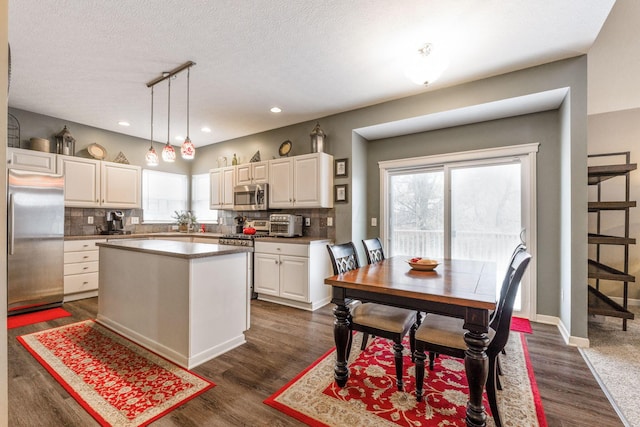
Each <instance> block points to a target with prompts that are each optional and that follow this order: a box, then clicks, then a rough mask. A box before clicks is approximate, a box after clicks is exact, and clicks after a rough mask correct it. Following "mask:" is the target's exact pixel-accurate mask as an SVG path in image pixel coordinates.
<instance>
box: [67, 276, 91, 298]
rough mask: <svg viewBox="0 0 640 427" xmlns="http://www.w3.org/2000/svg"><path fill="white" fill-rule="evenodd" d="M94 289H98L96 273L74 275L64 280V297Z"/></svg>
mask: <svg viewBox="0 0 640 427" xmlns="http://www.w3.org/2000/svg"><path fill="white" fill-rule="evenodd" d="M96 289H98V273H85V274H74V275H72V276H65V278H64V293H65V295H66V294H74V293H76V292H85V291H93V290H96Z"/></svg>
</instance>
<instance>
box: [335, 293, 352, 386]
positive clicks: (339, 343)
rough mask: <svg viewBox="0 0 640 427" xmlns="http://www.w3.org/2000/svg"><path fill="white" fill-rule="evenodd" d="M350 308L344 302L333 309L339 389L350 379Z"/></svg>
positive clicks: (336, 377)
mask: <svg viewBox="0 0 640 427" xmlns="http://www.w3.org/2000/svg"><path fill="white" fill-rule="evenodd" d="M349 314H350V313H349V308H348V307H347V306H346V305H345V303H344V302H342V303H337V304H336V308H334V309H333V315H334V316H335V321H334V322H333V338H334V340H335V342H336V366H335V369H334V374H333V377H334V378H335V380H336V383H337V384H338V386H339V387H344V386H345V385H346V384H347V379H349V367H348V366H347V355H348V354H349V344H350V343H349V339H350V338H351V330H350V328H349V320H348V319H349Z"/></svg>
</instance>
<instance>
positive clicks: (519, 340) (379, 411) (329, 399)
mask: <svg viewBox="0 0 640 427" xmlns="http://www.w3.org/2000/svg"><path fill="white" fill-rule="evenodd" d="M361 335H362V334H356V335H355V336H354V342H353V347H352V355H351V357H350V362H349V369H350V376H349V381H348V382H347V385H346V386H345V387H344V388H342V389H340V388H338V387H337V386H336V385H335V382H334V380H333V367H334V361H335V349H334V350H331V351H329V352H328V353H326V354H325V355H324V356H323V357H321V358H320V359H319V360H317V361H316V362H315V363H314V364H313V365H311V366H310V367H309V368H307V369H306V370H305V371H303V372H302V373H301V374H299V375H298V376H297V377H296V378H294V379H293V380H292V381H291V382H289V383H288V384H287V385H285V386H284V387H283V388H282V389H280V390H279V391H278V392H276V393H275V394H274V395H272V396H271V397H269V398H268V399H267V400H265V403H266V404H267V405H270V406H272V407H274V408H276V409H278V410H279V411H281V412H283V413H285V414H287V415H289V416H291V417H293V418H296V419H298V420H300V421H302V422H304V423H306V424H308V425H310V426H336V427H338V426H345V425H349V426H362V427H365V426H367V427H369V426H391V425H398V426H411V427H417V426H464V425H465V421H464V416H465V410H466V404H467V400H468V384H467V379H466V375H465V372H464V362H463V361H462V360H460V359H456V358H451V357H447V356H440V357H439V358H438V359H437V362H436V366H435V369H434V370H433V371H429V370H428V369H427V371H426V372H425V385H424V394H425V397H426V401H422V402H419V403H418V402H416V398H415V368H414V365H413V363H412V362H411V358H410V354H409V351H408V350H407V349H408V347H409V346H408V340H405V341H406V342H405V344H406V345H405V356H404V383H405V391H404V392H399V391H398V390H397V388H396V385H395V368H394V360H393V353H392V351H391V346H390V344H389V341H387V340H384V339H382V338H377V339H375V340H373V342H372V343H371V344H369V345H368V346H367V348H366V349H365V351H363V352H361V351H360V339H361ZM501 357H502V363H501V365H502V368H503V373H504V375H502V376H501V381H502V384H503V391H498V405H499V407H500V411H501V415H502V420H503V425H509V426H516V425H517V426H519V427H528V426H536V427H546V426H547V423H546V419H545V416H544V411H543V409H542V403H541V400H540V396H539V393H538V389H537V386H536V383H535V378H534V376H533V370H532V368H531V364H530V363H529V358H528V353H527V349H526V341H525V339H524V336H523V335H522V334H519V333H512V334H511V338H510V340H509V344H508V345H507V354H506V356H505V355H503V356H501ZM484 400H485V403H484V404H485V407H486V408H487V410H488V407H489V405H488V402H487V398H486V393H485V398H484ZM487 425H489V426H494V425H495V424H494V422H493V418H492V417H491V416H490V414H489V418H488V422H487Z"/></svg>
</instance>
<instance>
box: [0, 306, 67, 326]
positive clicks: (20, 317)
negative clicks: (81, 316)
mask: <svg viewBox="0 0 640 427" xmlns="http://www.w3.org/2000/svg"><path fill="white" fill-rule="evenodd" d="M68 316H71V313H69V312H68V311H67V310H65V309H63V308H60V307H56V308H51V309H48V310H40V311H34V312H31V313H25V314H16V315H13V316H8V317H7V329H13V328H19V327H21V326H27V325H33V324H34V323H40V322H46V321H48V320H54V319H59V318H61V317H68Z"/></svg>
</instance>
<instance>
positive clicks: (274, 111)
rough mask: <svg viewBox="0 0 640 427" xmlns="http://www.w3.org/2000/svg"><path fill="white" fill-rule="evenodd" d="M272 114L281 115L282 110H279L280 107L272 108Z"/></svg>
mask: <svg viewBox="0 0 640 427" xmlns="http://www.w3.org/2000/svg"><path fill="white" fill-rule="evenodd" d="M271 112H272V113H281V112H282V110H281V109H280V108H278V107H271Z"/></svg>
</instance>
